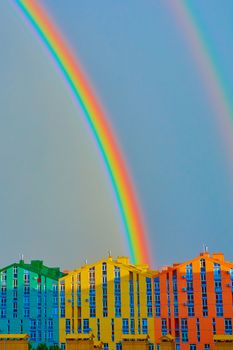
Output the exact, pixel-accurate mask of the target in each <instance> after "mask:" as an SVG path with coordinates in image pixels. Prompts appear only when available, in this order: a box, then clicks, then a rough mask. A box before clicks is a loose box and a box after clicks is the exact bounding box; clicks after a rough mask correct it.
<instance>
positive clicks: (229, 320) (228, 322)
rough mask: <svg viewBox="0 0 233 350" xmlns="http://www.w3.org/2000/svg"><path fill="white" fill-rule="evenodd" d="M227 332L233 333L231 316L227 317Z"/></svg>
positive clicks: (225, 321)
mask: <svg viewBox="0 0 233 350" xmlns="http://www.w3.org/2000/svg"><path fill="white" fill-rule="evenodd" d="M224 323H225V334H232V319H231V318H225V320H224Z"/></svg>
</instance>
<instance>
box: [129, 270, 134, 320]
mask: <svg viewBox="0 0 233 350" xmlns="http://www.w3.org/2000/svg"><path fill="white" fill-rule="evenodd" d="M129 304H130V305H129V306H130V317H134V285H133V272H131V271H130V272H129Z"/></svg>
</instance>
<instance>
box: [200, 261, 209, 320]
mask: <svg viewBox="0 0 233 350" xmlns="http://www.w3.org/2000/svg"><path fill="white" fill-rule="evenodd" d="M200 270H201V271H200V274H201V294H202V316H204V317H207V316H208V298H207V285H206V262H205V259H201V260H200Z"/></svg>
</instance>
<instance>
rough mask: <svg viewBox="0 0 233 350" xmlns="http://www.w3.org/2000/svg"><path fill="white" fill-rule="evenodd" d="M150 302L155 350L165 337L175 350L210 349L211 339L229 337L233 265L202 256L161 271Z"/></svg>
mask: <svg viewBox="0 0 233 350" xmlns="http://www.w3.org/2000/svg"><path fill="white" fill-rule="evenodd" d="M154 299H155V343H156V344H157V349H159V338H160V337H161V336H162V335H166V334H171V335H172V336H173V337H174V338H175V341H176V349H177V350H179V349H181V350H208V349H214V335H230V334H232V317H233V311H232V310H233V308H232V305H233V263H231V262H227V261H225V260H224V255H223V254H222V253H213V254H212V255H210V254H209V253H208V252H204V253H201V254H200V255H199V256H198V257H196V258H195V259H192V260H189V261H186V262H184V263H181V264H173V266H168V267H166V268H163V269H162V271H160V272H158V273H157V274H156V275H155V277H154ZM232 349H233V343H232Z"/></svg>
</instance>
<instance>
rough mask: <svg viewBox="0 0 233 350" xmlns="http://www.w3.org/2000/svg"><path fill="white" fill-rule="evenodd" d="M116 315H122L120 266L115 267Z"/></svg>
mask: <svg viewBox="0 0 233 350" xmlns="http://www.w3.org/2000/svg"><path fill="white" fill-rule="evenodd" d="M114 297H115V317H121V275H120V268H119V267H117V266H115V267H114Z"/></svg>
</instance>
